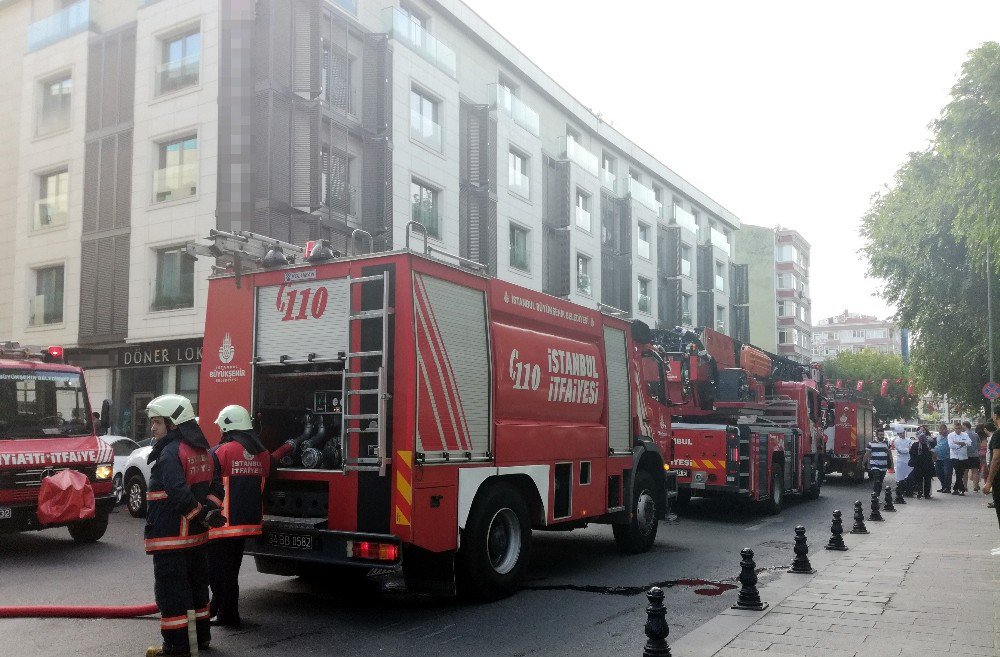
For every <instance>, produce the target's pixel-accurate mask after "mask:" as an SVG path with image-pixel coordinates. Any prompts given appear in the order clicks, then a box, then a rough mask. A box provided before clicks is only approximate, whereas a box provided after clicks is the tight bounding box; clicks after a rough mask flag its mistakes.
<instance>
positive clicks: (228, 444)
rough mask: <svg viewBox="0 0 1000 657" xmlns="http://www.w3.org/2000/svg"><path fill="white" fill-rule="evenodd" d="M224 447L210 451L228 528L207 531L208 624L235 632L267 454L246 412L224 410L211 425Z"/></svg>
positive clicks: (257, 531) (258, 524) (258, 516)
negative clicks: (243, 568)
mask: <svg viewBox="0 0 1000 657" xmlns="http://www.w3.org/2000/svg"><path fill="white" fill-rule="evenodd" d="M215 423H216V424H217V425H219V428H220V429H221V430H222V442H220V443H219V444H218V445H217V446H216V447H214V448H213V449H212V458H213V459H214V461H215V467H216V468H217V469H218V470H219V473H220V476H221V478H222V483H223V487H224V490H225V498H224V499H225V501H224V503H223V511H224V515H225V516H226V524H225V525H223V526H221V527H217V528H216V527H213V528H212V529H211V530H209V538H210V539H211V540H210V541H209V544H208V564H209V575H210V585H211V589H212V602H211V614H212V624H213V625H219V626H222V627H227V628H231V629H239V628H240V626H241V625H242V622H243V621H242V619H241V618H240V608H239V599H240V566H241V565H242V564H243V549H244V547H245V546H246V539H247V537H248V536H259V535H260V534H261V519H262V518H263V490H264V483H265V481H266V480H267V475H268V474H269V472H270V469H271V462H270V458H271V455H270V454H269V453H268V451H267V449H265V448H264V446H263V445H262V444H261V442H260V440H259V439H258V438H257V434H256V432H254V430H253V421H252V419H251V418H250V413H248V412H247V410H246V409H245V408H243V407H242V406H236V405H233V406H226V407H225V408H223V409H222V411H221V412H220V413H219V417H218V418H217V419H216V420H215Z"/></svg>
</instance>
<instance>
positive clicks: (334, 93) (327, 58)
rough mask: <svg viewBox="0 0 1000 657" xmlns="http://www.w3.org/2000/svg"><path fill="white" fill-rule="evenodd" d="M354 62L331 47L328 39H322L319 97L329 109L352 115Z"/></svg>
mask: <svg viewBox="0 0 1000 657" xmlns="http://www.w3.org/2000/svg"><path fill="white" fill-rule="evenodd" d="M354 66H355V60H354V59H353V58H352V57H350V56H349V55H348V54H347V53H346V52H344V51H343V50H341V49H340V48H337V47H336V46H331V45H330V41H329V39H326V38H324V39H323V70H322V79H321V80H320V92H319V96H320V98H322V99H323V100H324V101H326V102H327V103H328V104H329V105H330V107H334V108H336V109H339V110H340V111H342V112H346V113H348V114H354V89H353V86H352V83H353V78H354V70H353V69H354Z"/></svg>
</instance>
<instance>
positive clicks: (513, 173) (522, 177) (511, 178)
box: [507, 169, 531, 198]
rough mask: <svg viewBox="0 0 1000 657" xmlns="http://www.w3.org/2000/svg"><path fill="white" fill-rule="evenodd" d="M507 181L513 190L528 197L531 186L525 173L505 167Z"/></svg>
mask: <svg viewBox="0 0 1000 657" xmlns="http://www.w3.org/2000/svg"><path fill="white" fill-rule="evenodd" d="M507 183H508V185H509V186H510V188H511V190H513V191H514V192H517V193H518V194H520V195H521V196H523V197H524V198H530V193H531V186H530V184H529V181H528V176H527V175H526V174H524V173H522V172H521V171H518V170H517V169H507Z"/></svg>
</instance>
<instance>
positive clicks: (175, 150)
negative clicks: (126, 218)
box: [153, 135, 198, 203]
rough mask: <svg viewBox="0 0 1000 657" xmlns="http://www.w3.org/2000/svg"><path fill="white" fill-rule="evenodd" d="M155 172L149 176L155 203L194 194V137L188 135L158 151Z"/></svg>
mask: <svg viewBox="0 0 1000 657" xmlns="http://www.w3.org/2000/svg"><path fill="white" fill-rule="evenodd" d="M158 151H159V152H158V156H157V158H158V168H157V170H156V171H155V172H153V197H154V199H155V200H156V202H157V203H162V202H164V201H176V200H177V199H182V198H188V197H190V196H194V195H195V194H197V193H198V137H197V136H196V135H189V136H187V137H181V138H180V139H173V140H171V141H167V142H163V143H161V144H159V147H158Z"/></svg>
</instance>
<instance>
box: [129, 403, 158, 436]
mask: <svg viewBox="0 0 1000 657" xmlns="http://www.w3.org/2000/svg"><path fill="white" fill-rule="evenodd" d="M155 396H156V395H154V394H153V393H151V392H137V393H134V394H133V395H132V437H133V438H135V439H136V440H142V439H144V438H149V417H147V416H146V404H148V403H149V402H151V401H153V398H154V397H155Z"/></svg>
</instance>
